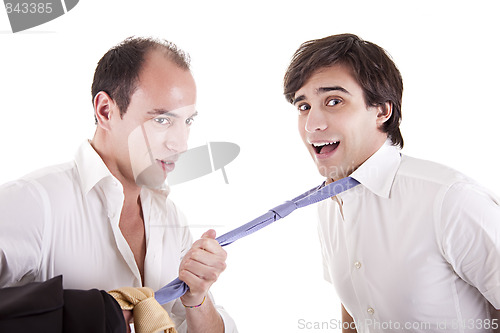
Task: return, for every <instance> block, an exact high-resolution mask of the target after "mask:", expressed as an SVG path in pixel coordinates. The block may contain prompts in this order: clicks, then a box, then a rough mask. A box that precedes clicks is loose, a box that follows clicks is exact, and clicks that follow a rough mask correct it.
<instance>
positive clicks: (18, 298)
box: [0, 276, 127, 333]
mask: <svg viewBox="0 0 500 333" xmlns="http://www.w3.org/2000/svg"><path fill="white" fill-rule="evenodd" d="M126 331H127V330H126V326H125V320H124V318H123V313H122V310H121V309H120V306H119V305H118V303H117V302H116V301H115V299H114V298H113V297H112V296H110V295H109V294H108V293H106V292H105V291H99V290H97V289H92V290H69V289H68V290H63V288H62V276H57V277H55V278H53V279H50V280H48V281H46V282H33V283H30V284H27V285H25V286H21V287H11V288H4V289H0V332H1V333H11V332H12V333H24V332H30V333H32V332H47V333H62V332H65V333H66V332H68V333H69V332H71V333H80V332H82V333H83V332H86V333H88V332H92V333H123V332H126Z"/></svg>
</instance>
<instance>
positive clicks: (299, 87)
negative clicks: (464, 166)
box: [284, 34, 500, 332]
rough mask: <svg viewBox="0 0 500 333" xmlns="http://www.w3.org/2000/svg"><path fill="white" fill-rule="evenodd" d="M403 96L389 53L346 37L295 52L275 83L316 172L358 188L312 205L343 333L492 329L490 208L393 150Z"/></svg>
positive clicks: (488, 198) (495, 234)
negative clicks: (279, 81) (281, 84)
mask: <svg viewBox="0 0 500 333" xmlns="http://www.w3.org/2000/svg"><path fill="white" fill-rule="evenodd" d="M402 93H403V83H402V78H401V74H400V72H399V70H398V69H397V67H396V66H395V64H394V63H393V61H392V60H391V59H390V57H389V56H388V55H387V53H386V52H385V51H384V50H383V49H382V48H380V47H379V46H377V45H375V44H373V43H370V42H367V41H364V40H362V39H360V38H359V37H357V36H355V35H352V34H342V35H335V36H329V37H326V38H323V39H318V40H312V41H309V42H306V43H304V44H302V45H301V47H300V48H299V49H298V50H297V51H296V53H295V55H294V57H293V59H292V61H291V64H290V66H289V67H288V70H287V72H286V75H285V79H284V94H285V96H286V98H287V100H288V101H289V102H290V103H291V104H293V105H294V106H295V107H296V108H297V110H298V122H299V132H300V135H301V137H302V140H303V142H304V144H305V145H306V147H307V149H308V151H309V153H310V154H311V156H312V158H313V160H314V161H315V163H316V165H317V167H318V170H319V172H320V173H321V175H322V176H324V177H325V178H326V180H327V182H332V181H334V180H338V179H341V178H344V177H348V176H350V177H352V178H354V179H356V180H357V181H358V182H359V183H360V185H358V186H356V187H354V188H352V189H350V190H348V191H346V192H344V193H342V194H340V195H337V196H335V197H333V198H332V200H325V201H323V202H321V203H320V204H319V236H320V241H321V247H322V254H323V263H324V275H325V279H326V280H327V281H329V282H331V283H332V284H333V285H334V286H335V288H336V290H337V293H338V295H339V297H340V300H341V302H342V315H343V322H344V327H343V328H344V331H350V330H352V331H355V330H357V331H358V332H388V331H412V332H424V331H439V332H491V331H492V330H497V329H498V327H499V325H500V322H499V321H498V319H495V317H498V309H500V206H499V200H498V199H497V198H496V197H495V196H494V195H493V194H491V193H490V192H488V191H487V190H486V189H484V188H482V187H481V186H479V185H478V184H477V183H475V182H474V181H473V180H471V179H470V178H467V177H466V176H464V175H462V174H460V173H459V172H457V171H455V170H452V169H450V168H447V167H445V166H442V165H439V164H436V163H432V162H428V161H423V160H418V159H414V158H410V157H408V156H405V155H402V154H401V153H400V150H399V149H400V148H402V147H403V137H402V135H401V132H400V129H399V124H400V122H401V99H402Z"/></svg>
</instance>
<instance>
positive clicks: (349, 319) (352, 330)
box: [340, 304, 358, 333]
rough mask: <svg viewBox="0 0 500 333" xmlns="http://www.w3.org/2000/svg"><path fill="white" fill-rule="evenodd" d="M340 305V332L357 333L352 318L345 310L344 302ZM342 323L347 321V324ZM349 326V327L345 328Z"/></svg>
mask: <svg viewBox="0 0 500 333" xmlns="http://www.w3.org/2000/svg"><path fill="white" fill-rule="evenodd" d="M340 305H341V306H342V333H357V332H358V331H357V330H356V329H355V328H352V327H355V326H354V319H352V317H351V315H350V314H349V313H348V312H347V310H346V309H345V308H344V304H340ZM344 323H349V325H347V324H345V325H344ZM345 327H349V328H345Z"/></svg>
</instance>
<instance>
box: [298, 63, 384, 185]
mask: <svg viewBox="0 0 500 333" xmlns="http://www.w3.org/2000/svg"><path fill="white" fill-rule="evenodd" d="M293 104H294V105H295V107H297V109H298V112H299V121H298V125H299V133H300V136H301V137H302V140H303V142H304V144H305V145H306V147H307V149H308V150H309V153H310V154H311V156H312V158H313V160H314V162H315V163H316V165H317V167H318V170H319V172H320V173H321V175H322V176H324V177H327V178H328V179H332V180H338V179H341V178H344V177H347V176H349V175H350V174H351V173H352V172H353V171H354V170H355V169H357V168H358V167H359V166H360V165H361V164H362V163H363V162H365V161H366V160H367V159H368V158H369V157H370V156H371V155H373V154H374V153H375V152H376V151H377V150H378V149H379V148H380V147H381V146H382V145H383V144H384V142H385V140H386V139H387V134H386V133H384V132H382V131H381V130H380V128H381V126H382V124H383V123H384V122H385V121H387V119H389V117H390V115H391V107H390V105H387V108H386V109H385V110H384V109H383V108H382V107H367V106H366V103H365V99H364V95H363V90H362V88H361V86H360V85H359V84H358V83H357V82H356V80H355V79H354V77H353V76H352V74H351V71H350V70H349V69H347V68H346V67H345V66H343V65H339V64H336V65H333V66H331V67H325V68H321V69H319V70H317V71H316V72H315V73H313V75H312V76H311V77H310V78H309V80H307V81H306V83H305V84H304V85H303V86H302V87H301V88H300V89H299V90H298V91H297V92H296V93H295V95H294V99H293Z"/></svg>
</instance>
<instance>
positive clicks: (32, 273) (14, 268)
mask: <svg viewBox="0 0 500 333" xmlns="http://www.w3.org/2000/svg"><path fill="white" fill-rule="evenodd" d="M44 223H45V209H44V205H43V200H42V198H41V195H40V194H39V193H38V191H37V190H36V188H35V186H34V185H32V184H31V183H28V182H25V181H16V182H10V183H7V184H4V185H2V186H0V287H9V286H13V285H20V284H25V283H27V282H32V281H33V280H34V278H35V277H36V275H37V273H38V268H39V266H40V261H41V248H42V235H43V229H44Z"/></svg>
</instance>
